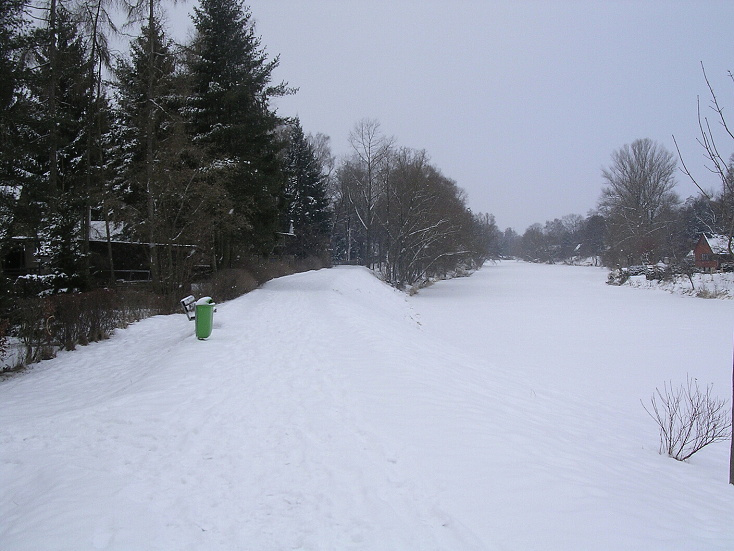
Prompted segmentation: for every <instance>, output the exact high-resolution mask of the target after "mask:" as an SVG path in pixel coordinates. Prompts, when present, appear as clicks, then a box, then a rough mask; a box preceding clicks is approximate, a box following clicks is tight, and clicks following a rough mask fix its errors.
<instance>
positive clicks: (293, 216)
mask: <svg viewBox="0 0 734 551" xmlns="http://www.w3.org/2000/svg"><path fill="white" fill-rule="evenodd" d="M322 168H323V167H322V166H321V165H320V163H319V161H318V159H317V157H316V154H315V152H314V148H313V146H312V145H311V143H310V142H309V140H308V138H307V137H306V136H305V135H304V133H303V128H302V127H301V122H300V121H299V120H298V119H296V120H295V121H294V122H293V123H292V124H291V126H290V132H289V136H288V148H287V150H286V155H285V172H286V176H287V182H286V187H285V194H284V195H285V209H284V216H285V219H284V221H283V222H284V226H285V227H289V226H290V224H291V223H292V224H293V232H294V236H293V237H291V238H290V240H289V241H287V242H286V252H289V253H291V254H294V255H296V256H298V257H300V258H305V257H308V256H318V257H325V256H326V253H327V250H328V247H329V240H330V234H331V210H330V205H329V200H328V198H327V193H326V181H325V177H324V175H323V170H322ZM286 224H287V225H286Z"/></svg>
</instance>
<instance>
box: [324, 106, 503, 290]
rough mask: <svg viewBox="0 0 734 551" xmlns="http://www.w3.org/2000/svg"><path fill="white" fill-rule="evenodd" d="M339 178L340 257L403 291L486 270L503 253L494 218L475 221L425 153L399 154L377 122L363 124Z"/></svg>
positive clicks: (402, 150) (399, 149)
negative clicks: (433, 280) (498, 247)
mask: <svg viewBox="0 0 734 551" xmlns="http://www.w3.org/2000/svg"><path fill="white" fill-rule="evenodd" d="M349 142H350V144H351V147H352V151H353V153H352V155H351V156H350V157H348V158H346V159H344V161H343V162H342V163H341V164H340V166H339V167H338V169H337V170H336V175H335V178H334V189H333V197H334V232H333V236H334V240H333V243H334V250H333V253H334V257H335V258H336V259H337V260H338V261H340V262H348V263H358V264H364V265H366V266H372V267H375V268H376V269H378V270H379V271H380V272H381V273H382V274H383V276H384V278H385V280H386V281H388V282H389V283H391V284H392V285H394V286H396V287H399V288H403V287H405V286H408V285H415V284H416V283H419V282H421V281H425V280H427V279H430V278H431V277H446V276H447V275H450V274H452V272H453V273H455V272H456V271H457V270H459V271H461V270H466V269H472V268H476V267H479V266H480V265H481V264H482V263H483V262H484V260H486V259H487V258H488V257H489V256H490V255H492V254H493V253H495V252H496V250H495V249H496V242H497V239H498V234H499V231H498V230H497V226H496V224H495V222H494V218H493V217H492V216H491V215H482V214H478V215H474V214H472V213H471V211H470V210H469V209H468V208H467V206H466V204H465V197H464V193H463V191H462V189H461V188H459V187H458V186H457V185H456V182H454V181H453V180H451V179H449V178H447V177H446V176H444V175H443V174H441V172H440V170H439V169H438V168H436V167H435V166H433V165H432V164H431V163H430V160H429V158H428V155H427V154H426V152H425V151H416V150H413V149H409V148H405V147H398V146H396V145H395V143H394V140H393V139H391V138H388V137H386V136H385V135H383V134H382V133H381V131H380V125H379V123H378V122H377V121H374V120H364V121H362V122H360V123H358V124H357V125H356V127H355V128H354V130H353V131H352V133H351V134H350V137H349Z"/></svg>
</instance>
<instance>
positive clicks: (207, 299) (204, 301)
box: [196, 297, 215, 306]
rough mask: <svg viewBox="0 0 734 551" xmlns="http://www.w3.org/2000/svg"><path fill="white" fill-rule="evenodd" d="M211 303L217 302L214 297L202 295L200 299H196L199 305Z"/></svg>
mask: <svg viewBox="0 0 734 551" xmlns="http://www.w3.org/2000/svg"><path fill="white" fill-rule="evenodd" d="M209 304H215V302H214V300H213V299H212V297H201V298H200V299H199V300H197V301H196V305H197V306H203V305H209Z"/></svg>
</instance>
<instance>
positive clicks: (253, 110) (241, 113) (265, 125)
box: [188, 0, 289, 266]
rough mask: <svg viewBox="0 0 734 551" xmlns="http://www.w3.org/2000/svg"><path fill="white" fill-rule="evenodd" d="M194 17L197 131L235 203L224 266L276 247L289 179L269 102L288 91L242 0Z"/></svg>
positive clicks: (222, 237)
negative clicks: (240, 256)
mask: <svg viewBox="0 0 734 551" xmlns="http://www.w3.org/2000/svg"><path fill="white" fill-rule="evenodd" d="M193 20H194V26H195V31H196V33H195V37H194V40H193V44H192V47H191V52H192V55H191V57H190V60H189V61H190V63H189V71H190V73H191V81H192V92H191V96H190V98H189V104H188V113H189V115H190V130H191V132H192V135H193V137H194V140H195V143H196V144H197V146H200V147H201V148H203V150H204V151H205V152H206V155H207V164H206V169H207V177H208V179H209V182H210V183H211V184H221V185H222V186H223V187H224V189H225V190H226V192H227V196H228V199H229V202H230V205H231V208H230V210H229V211H228V213H227V215H226V216H224V217H222V218H220V219H219V220H218V222H219V232H218V237H217V240H216V241H217V243H216V245H217V247H216V248H217V263H218V265H220V266H230V265H232V263H233V262H234V261H235V260H236V256H237V255H238V254H241V253H267V252H269V251H270V250H272V247H273V246H274V245H275V238H276V232H277V231H278V230H279V227H278V224H279V221H280V216H279V214H280V213H279V204H280V197H281V194H282V190H283V184H284V177H283V174H282V171H281V167H280V161H279V152H280V149H281V148H282V144H280V143H279V142H278V140H277V139H276V132H275V130H276V128H277V126H278V125H279V124H280V123H281V120H280V118H279V117H278V116H277V114H276V112H275V110H274V109H273V108H272V107H271V105H270V100H271V99H272V98H274V97H277V96H282V95H284V94H287V93H288V92H289V90H288V89H287V88H286V85H285V84H283V83H281V84H279V85H275V86H273V85H271V81H272V73H273V70H274V69H275V68H276V67H277V65H278V58H277V57H276V58H274V59H272V60H269V59H268V56H267V54H266V52H265V49H264V48H263V47H262V45H261V43H260V39H259V38H258V37H257V36H256V34H255V27H254V22H253V21H252V14H251V13H250V11H249V9H248V8H247V7H245V6H244V5H243V2H242V0H202V2H201V3H200V6H199V7H195V8H194V16H193Z"/></svg>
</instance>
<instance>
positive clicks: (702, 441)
mask: <svg viewBox="0 0 734 551" xmlns="http://www.w3.org/2000/svg"><path fill="white" fill-rule="evenodd" d="M711 389H712V385H709V386H707V387H706V389H705V390H703V391H702V390H701V389H700V388H699V386H698V381H697V380H696V379H691V378H690V377H689V378H688V380H687V383H686V384H685V385H681V386H680V387H679V388H677V389H675V388H673V385H672V383H665V384H664V386H663V390H660V389H659V388H656V389H655V392H654V393H653V395H652V398H651V399H650V407H649V408H648V407H647V406H646V405H645V404H644V403H643V404H642V407H644V408H645V411H646V412H647V413H648V415H649V416H650V417H652V419H653V420H654V421H655V422H656V423H657V425H658V428H659V430H660V453H666V454H667V455H668V456H669V457H672V458H674V459H677V460H678V461H685V460H686V459H688V458H690V457H691V456H692V455H693V454H694V453H696V452H698V451H699V450H701V449H702V448H704V447H705V446H708V445H709V444H713V443H714V442H721V441H724V440H728V439H729V438H731V417H730V415H729V409H728V408H727V401H726V400H721V399H719V398H716V397H715V396H713V395H712V394H711Z"/></svg>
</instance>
